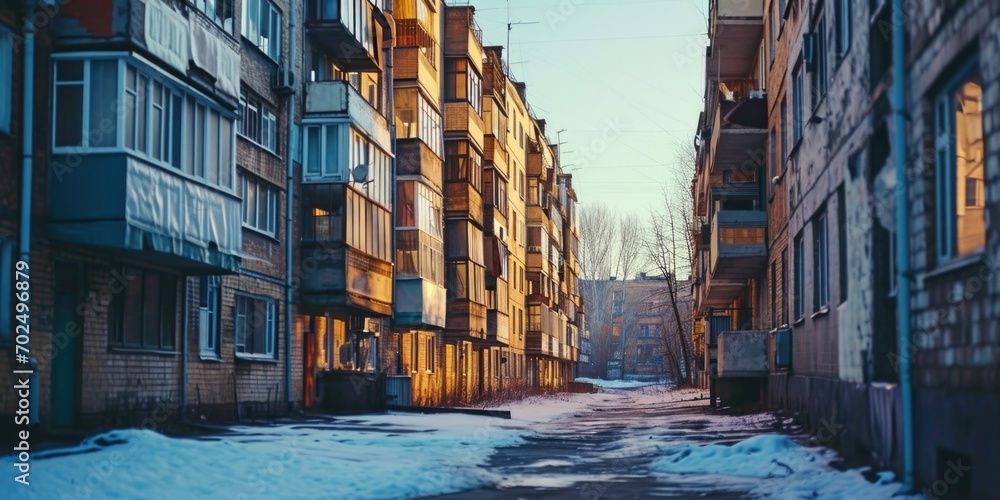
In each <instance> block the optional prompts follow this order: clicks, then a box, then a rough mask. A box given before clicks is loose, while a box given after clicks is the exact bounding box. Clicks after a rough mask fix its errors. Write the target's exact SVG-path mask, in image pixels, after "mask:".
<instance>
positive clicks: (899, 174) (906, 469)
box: [892, 0, 914, 492]
mask: <svg viewBox="0 0 1000 500" xmlns="http://www.w3.org/2000/svg"><path fill="white" fill-rule="evenodd" d="M902 12H903V0H892V13H893V18H894V19H897V21H896V25H895V26H893V30H892V73H893V74H892V117H893V125H894V127H895V136H896V137H895V143H896V144H895V147H896V151H895V154H894V155H893V157H894V159H895V161H896V262H898V270H897V271H896V272H897V281H896V282H897V283H898V284H899V299H898V304H897V307H898V308H899V354H900V356H899V392H900V397H901V400H902V407H903V408H902V410H903V423H902V432H903V486H902V491H906V492H910V491H913V487H914V482H913V387H912V380H911V373H910V355H909V354H907V353H908V352H909V351H908V349H909V347H910V293H911V292H910V218H909V217H910V216H909V210H907V207H908V205H907V204H908V198H909V185H908V183H907V175H906V173H907V172H906V109H905V100H906V87H905V82H906V61H905V57H906V38H905V36H906V31H905V26H903V25H902V23H903V22H904V21H903V18H902V17H901V13H902Z"/></svg>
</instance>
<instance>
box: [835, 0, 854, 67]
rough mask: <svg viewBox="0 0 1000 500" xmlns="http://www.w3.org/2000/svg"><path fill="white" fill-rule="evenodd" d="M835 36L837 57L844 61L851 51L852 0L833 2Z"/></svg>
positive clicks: (836, 0)
mask: <svg viewBox="0 0 1000 500" xmlns="http://www.w3.org/2000/svg"><path fill="white" fill-rule="evenodd" d="M833 2H834V3H833V10H834V12H833V15H834V18H835V19H834V20H833V22H834V29H835V30H836V33H834V34H833V36H834V41H835V48H836V49H837V57H838V58H839V59H843V58H844V56H846V55H847V52H848V51H850V50H851V0H833Z"/></svg>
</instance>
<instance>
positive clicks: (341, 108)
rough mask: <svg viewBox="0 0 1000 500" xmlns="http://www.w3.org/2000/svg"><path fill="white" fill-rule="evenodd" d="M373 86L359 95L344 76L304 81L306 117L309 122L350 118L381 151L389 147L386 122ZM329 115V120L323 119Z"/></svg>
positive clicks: (387, 149) (387, 123) (387, 124)
mask: <svg viewBox="0 0 1000 500" xmlns="http://www.w3.org/2000/svg"><path fill="white" fill-rule="evenodd" d="M381 102H382V99H381V98H380V96H379V94H378V90H377V89H369V91H368V92H366V93H365V95H362V93H361V92H360V91H358V89H356V88H354V86H353V85H351V83H350V82H348V81H344V80H328V81H315V82H309V83H307V84H306V116H305V117H306V119H308V120H309V121H310V122H314V123H315V122H331V123H332V122H334V121H340V120H343V118H344V117H347V118H349V119H350V121H351V124H352V125H354V126H355V127H357V128H358V129H360V130H361V131H363V132H364V133H365V135H367V136H368V137H369V138H371V139H372V141H373V142H375V144H376V145H377V146H378V147H379V148H380V149H382V150H383V151H390V150H391V144H392V143H391V140H390V134H389V122H388V120H386V117H385V114H384V110H383V109H382V107H381V106H382V104H381ZM327 119H329V120H327Z"/></svg>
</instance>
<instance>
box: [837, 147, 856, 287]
mask: <svg viewBox="0 0 1000 500" xmlns="http://www.w3.org/2000/svg"><path fill="white" fill-rule="evenodd" d="M847 161H848V163H851V162H856V161H857V155H856V154H855V155H851V157H850V158H849V159H848V160H847ZM847 224H848V222H847V196H846V194H845V192H844V184H843V183H841V184H840V187H838V188H837V228H838V233H837V270H838V271H839V272H838V278H839V279H840V302H841V303H844V302H846V301H847V290H848V286H850V285H849V283H848V279H847V277H848V272H847V271H848V267H847V266H848V264H847V238H848V229H847V228H848V226H847Z"/></svg>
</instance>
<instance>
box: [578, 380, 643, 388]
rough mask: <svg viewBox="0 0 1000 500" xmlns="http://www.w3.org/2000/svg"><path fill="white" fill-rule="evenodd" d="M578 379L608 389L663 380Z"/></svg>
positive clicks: (637, 385) (639, 385)
mask: <svg viewBox="0 0 1000 500" xmlns="http://www.w3.org/2000/svg"><path fill="white" fill-rule="evenodd" d="M576 381H577V382H583V383H585V384H594V385H595V386H597V387H606V388H608V389H632V388H635V387H646V386H650V385H662V382H657V381H643V380H604V379H599V378H578V379H576Z"/></svg>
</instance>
